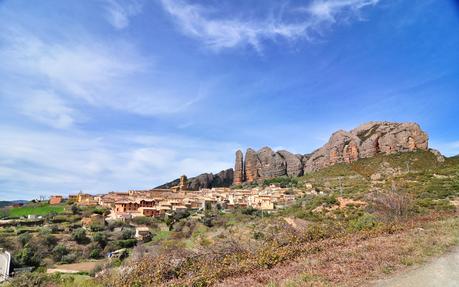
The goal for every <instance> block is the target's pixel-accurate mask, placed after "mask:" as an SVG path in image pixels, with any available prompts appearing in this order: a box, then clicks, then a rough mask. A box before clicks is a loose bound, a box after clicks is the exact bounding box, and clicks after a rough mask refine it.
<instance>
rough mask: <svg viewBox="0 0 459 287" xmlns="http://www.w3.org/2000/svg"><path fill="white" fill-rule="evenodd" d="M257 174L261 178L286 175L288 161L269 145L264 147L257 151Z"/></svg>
mask: <svg viewBox="0 0 459 287" xmlns="http://www.w3.org/2000/svg"><path fill="white" fill-rule="evenodd" d="M257 157H258V165H257V174H258V177H260V178H263V179H264V178H275V177H279V176H283V175H286V173H287V163H286V162H285V159H284V158H283V157H282V156H281V155H280V154H279V153H277V152H274V151H273V150H272V149H270V148H269V147H264V148H262V149H261V150H259V151H258V152H257Z"/></svg>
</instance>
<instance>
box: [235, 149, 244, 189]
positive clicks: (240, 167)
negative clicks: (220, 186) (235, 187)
mask: <svg viewBox="0 0 459 287" xmlns="http://www.w3.org/2000/svg"><path fill="white" fill-rule="evenodd" d="M244 181H245V176H244V159H243V154H242V151H240V150H238V151H237V152H236V161H235V164H234V184H241V183H243V182H244Z"/></svg>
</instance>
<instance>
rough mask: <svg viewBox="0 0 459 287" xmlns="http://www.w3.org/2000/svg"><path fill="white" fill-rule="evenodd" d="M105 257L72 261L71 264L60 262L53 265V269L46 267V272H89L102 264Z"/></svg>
mask: <svg viewBox="0 0 459 287" xmlns="http://www.w3.org/2000/svg"><path fill="white" fill-rule="evenodd" d="M106 262H107V260H106V259H102V260H96V261H87V262H80V263H72V264H61V265H56V266H54V267H55V268H53V269H48V273H55V272H63V273H65V272H68V273H77V272H90V271H91V270H93V269H94V268H95V267H96V266H98V265H103V264H104V263H106Z"/></svg>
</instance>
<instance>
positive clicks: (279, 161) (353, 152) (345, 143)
mask: <svg viewBox="0 0 459 287" xmlns="http://www.w3.org/2000/svg"><path fill="white" fill-rule="evenodd" d="M414 150H428V136H427V134H426V133H425V132H423V131H422V130H421V128H420V127H419V125H418V124H416V123H391V122H370V123H367V124H363V125H361V126H359V127H357V128H355V129H353V130H351V131H343V130H340V131H337V132H335V133H333V134H332V136H331V137H330V140H329V141H328V142H327V143H326V144H325V145H324V146H323V147H321V148H319V149H317V150H316V151H314V152H312V153H311V154H308V155H294V154H292V153H290V152H288V151H285V150H281V151H277V152H274V151H273V150H272V149H270V148H269V147H264V148H262V149H260V150H259V151H255V150H253V149H251V148H249V149H247V151H246V153H245V159H244V161H243V154H242V152H241V151H237V152H236V166H235V170H236V175H235V177H234V179H235V180H234V184H240V183H241V182H244V181H245V182H254V181H260V180H264V179H269V178H274V177H279V176H301V175H303V173H304V172H311V171H315V170H319V169H321V168H324V167H327V166H331V165H334V164H337V163H351V162H353V161H356V160H358V159H360V158H367V157H373V156H375V155H376V154H378V153H383V154H392V153H397V152H408V151H414Z"/></svg>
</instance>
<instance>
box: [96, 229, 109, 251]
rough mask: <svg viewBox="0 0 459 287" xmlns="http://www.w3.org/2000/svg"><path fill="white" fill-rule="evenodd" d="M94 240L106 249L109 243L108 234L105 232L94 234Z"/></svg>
mask: <svg viewBox="0 0 459 287" xmlns="http://www.w3.org/2000/svg"><path fill="white" fill-rule="evenodd" d="M92 240H93V241H94V242H96V243H97V244H99V246H100V247H101V248H105V246H106V245H107V242H108V238H107V234H106V233H103V232H97V233H96V234H94V236H93V238H92Z"/></svg>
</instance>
